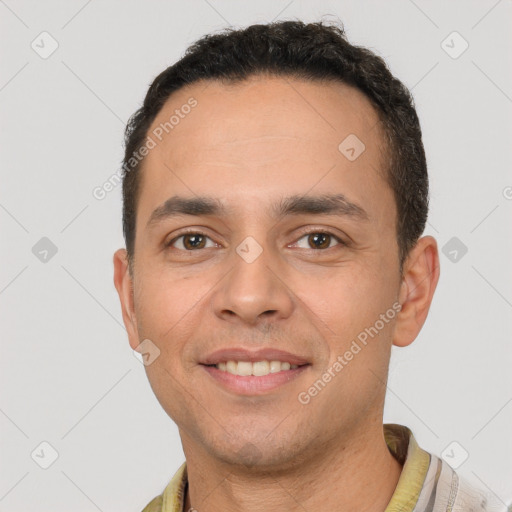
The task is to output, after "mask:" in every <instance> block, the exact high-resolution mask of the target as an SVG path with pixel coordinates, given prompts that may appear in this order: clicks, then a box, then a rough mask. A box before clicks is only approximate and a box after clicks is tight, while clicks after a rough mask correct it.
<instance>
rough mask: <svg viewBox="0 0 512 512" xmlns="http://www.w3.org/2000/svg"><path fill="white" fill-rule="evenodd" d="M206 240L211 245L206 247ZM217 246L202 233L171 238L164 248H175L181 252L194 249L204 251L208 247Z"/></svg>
mask: <svg viewBox="0 0 512 512" xmlns="http://www.w3.org/2000/svg"><path fill="white" fill-rule="evenodd" d="M207 240H209V241H210V242H211V245H209V246H207ZM216 245H217V244H216V243H215V242H214V241H213V240H212V239H211V238H210V237H208V236H206V235H204V234H203V233H195V232H194V233H184V234H183V235H180V236H177V237H176V238H173V239H172V240H171V241H170V242H169V243H167V244H166V247H173V246H174V247H175V248H176V249H180V250H182V251H193V250H196V249H205V248H208V247H215V246H216Z"/></svg>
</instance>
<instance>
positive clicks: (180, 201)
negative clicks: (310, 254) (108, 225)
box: [146, 194, 369, 229]
mask: <svg viewBox="0 0 512 512" xmlns="http://www.w3.org/2000/svg"><path fill="white" fill-rule="evenodd" d="M271 212H272V214H273V216H274V217H276V218H278V217H285V216H289V215H308V214H309V215H336V216H340V217H350V218H353V219H355V220H360V221H368V220H369V216H368V214H367V213H366V211H365V210H364V209H363V208H362V207H361V206H359V205H357V204H356V203H353V202H351V201H349V200H348V199H347V198H346V197H345V196H344V195H343V194H334V195H329V194H325V195H319V196H299V195H294V196H290V197H286V198H283V199H281V200H280V201H278V202H277V203H274V204H273V205H272V206H271ZM230 213H232V211H231V210H230V209H229V208H227V207H226V206H225V205H224V204H222V203H221V202H220V201H219V200H218V199H215V198H212V197H191V198H187V197H180V196H173V197H170V198H169V199H167V200H166V201H165V202H164V203H163V204H161V205H160V206H158V207H157V208H156V209H155V210H154V211H153V212H152V214H151V216H150V217H149V220H148V222H147V224H146V229H148V228H149V227H153V226H155V225H156V224H159V223H160V222H162V221H164V220H166V219H169V218H173V217H178V216H183V215H194V216H217V217H226V216H228V215H229V214H230Z"/></svg>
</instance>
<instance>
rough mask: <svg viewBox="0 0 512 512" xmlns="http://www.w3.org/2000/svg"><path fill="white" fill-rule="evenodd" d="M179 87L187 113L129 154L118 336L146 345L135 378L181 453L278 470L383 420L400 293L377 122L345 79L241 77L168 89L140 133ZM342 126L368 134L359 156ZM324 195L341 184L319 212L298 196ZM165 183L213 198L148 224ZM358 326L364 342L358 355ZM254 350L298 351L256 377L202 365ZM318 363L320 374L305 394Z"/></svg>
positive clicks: (164, 117) (177, 102)
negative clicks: (132, 173) (134, 156)
mask: <svg viewBox="0 0 512 512" xmlns="http://www.w3.org/2000/svg"><path fill="white" fill-rule="evenodd" d="M191 97H193V98H195V100H196V101H197V105H196V106H195V107H194V108H192V109H190V113H188V114H186V115H183V114H182V115H183V118H181V117H180V120H179V122H178V123H177V124H175V125H174V127H173V129H172V130H169V133H168V134H166V133H165V132H164V133H163V135H164V136H163V137H162V141H161V142H158V140H157V139H156V138H155V136H154V135H153V136H152V137H153V139H155V141H157V142H158V144H157V147H155V148H154V149H152V150H151V151H150V152H149V154H148V155H147V156H146V159H145V162H144V166H143V173H142V184H141V190H140V197H139V202H138V213H137V228H136V243H135V263H134V276H133V290H134V296H133V312H134V315H133V319H132V320H133V325H134V328H133V330H132V329H129V335H130V344H131V346H132V348H135V347H136V346H137V345H138V344H139V343H140V342H141V341H142V340H145V339H149V340H151V342H152V343H154V344H155V345H156V346H157V347H158V349H159V350H160V355H159V357H158V358H156V359H155V361H154V362H153V363H151V364H150V365H148V366H147V367H146V370H147V375H148V378H149V381H150V383H151V386H152V388H153V390H154V392H155V394H156V396H157V398H158V400H159V401H160V403H161V404H162V406H163V408H164V409H165V410H166V412H167V413H168V414H169V416H171V418H173V420H174V421H175V422H176V423H177V425H178V427H179V429H180V433H181V436H182V441H183V445H184V450H185V454H186V455H187V452H190V451H191V449H192V446H193V447H194V449H196V450H201V451H202V452H203V453H204V454H209V455H211V456H213V457H215V458H216V459H217V460H224V461H226V462H229V463H236V462H240V463H256V464H259V465H260V466H261V467H266V466H269V467H270V465H273V466H276V465H282V466H283V467H284V466H285V465H286V464H287V462H291V461H297V460H299V459H301V458H303V457H310V456H311V454H314V453H318V450H319V448H321V447H325V446H327V445H328V444H329V443H331V442H334V440H336V442H337V443H340V442H342V441H343V439H344V438H346V437H347V438H348V436H352V438H353V437H354V436H357V433H358V432H360V430H358V429H360V428H363V427H364V426H365V425H368V424H369V422H371V423H373V424H379V425H381V420H382V407H383V400H384V394H385V386H384V384H383V381H385V379H386V374H387V367H388V362H389V354H390V348H391V344H392V337H393V330H394V327H395V321H394V320H393V319H392V318H393V315H391V314H389V311H390V309H391V310H392V309H393V304H395V305H396V303H397V302H396V301H397V299H398V293H399V289H400V275H399V260H398V246H397V241H396V230H395V223H396V208H395V203H394V198H393V194H392V191H391V189H390V187H389V186H388V185H387V184H386V183H385V181H384V179H383V177H382V170H383V165H384V162H385V156H384V153H383V151H382V142H381V141H382V131H381V126H380V124H379V123H378V117H377V114H376V112H375V111H374V109H373V108H372V107H371V105H370V103H369V101H368V100H367V99H366V98H365V97H364V96H363V94H362V93H360V92H359V91H357V90H356V89H354V88H351V87H349V86H346V85H343V84H339V83H337V84H335V83H331V84H320V83H307V82H303V81H298V80H292V79H283V78H272V79H269V78H254V79H251V80H248V81H245V82H243V83H240V84H237V85H229V86H228V85H221V84H219V83H216V82H208V83H200V84H199V83H198V84H194V85H192V86H189V87H186V88H184V89H181V90H180V91H178V92H177V93H175V94H174V95H173V96H172V97H171V98H169V100H168V101H167V103H166V104H165V105H164V107H163V109H162V111H161V112H160V113H159V115H158V117H157V119H156V120H155V121H154V123H153V125H152V127H151V128H150V130H149V132H148V135H151V133H152V131H153V130H154V129H155V128H156V127H158V126H159V125H160V123H165V122H166V121H168V120H169V118H170V117H171V116H172V115H173V114H175V110H176V109H178V110H179V111H180V112H182V113H183V112H184V111H185V110H186V111H188V110H189V109H182V106H183V105H185V104H187V102H188V100H189V99H190V98H191ZM351 134H354V135H355V136H357V138H358V139H359V140H360V141H362V143H364V146H365V149H364V151H363V152H362V153H361V154H360V155H359V156H357V155H358V153H359V152H360V150H361V146H358V145H357V144H356V143H355V142H354V141H356V142H357V139H354V138H353V136H351ZM349 136H351V138H349V139H348V140H347V142H346V143H345V144H344V145H342V147H341V150H340V149H339V146H340V143H342V141H344V140H345V139H346V138H347V137H349ZM351 148H353V149H354V150H353V151H352V149H351ZM347 156H348V157H350V158H347ZM354 156H356V157H357V158H355V159H354ZM322 196H338V198H339V197H341V196H343V198H344V200H345V202H346V204H345V207H341V208H338V209H333V210H332V211H327V212H326V211H317V212H315V211H314V209H313V211H312V209H311V204H310V205H309V208H308V205H307V204H305V201H302V202H301V201H297V200H298V199H299V200H300V199H302V200H304V199H311V198H316V197H322ZM171 197H180V198H183V199H197V198H198V197H201V198H209V199H210V200H211V201H212V202H217V203H218V204H220V205H222V206H223V207H224V208H225V212H216V213H213V214H211V213H208V212H206V211H205V210H203V211H201V210H197V211H196V213H198V214H197V215H194V214H192V213H193V212H189V213H188V214H179V215H169V216H165V215H160V216H159V217H158V220H155V221H153V222H150V223H149V224H148V221H149V220H150V218H151V216H152V213H153V211H154V210H155V209H156V208H158V207H160V206H162V205H163V204H164V203H165V202H166V200H167V199H169V198H171ZM288 198H290V199H288ZM293 200H295V203H296V204H295V205H294V208H291V211H288V212H286V206H290V205H291V203H292V201H293ZM349 203H352V205H350V204H349ZM323 204H324V205H325V204H328V201H324V203H323ZM347 205H348V206H347ZM313 206H314V205H313ZM288 210H290V208H288ZM320 210H321V209H320ZM185 232H186V233H185ZM187 233H188V235H187V236H182V235H185V234H187ZM173 240H174V242H173ZM171 242H172V244H170V243H171ZM167 244H170V245H167ZM386 312H388V314H387V316H386ZM381 315H385V316H386V321H385V322H384V321H382V316H381ZM379 319H380V321H379ZM370 328H371V329H370ZM365 329H367V331H365ZM368 329H369V331H368ZM372 329H373V330H372ZM375 331H377V333H375ZM362 332H366V333H367V336H366V341H367V342H366V344H363V343H362V342H361V341H359V342H358V346H359V347H360V350H359V351H357V352H356V349H355V348H354V345H353V344H352V342H353V340H357V339H358V335H359V336H360V335H361V333H362ZM368 332H371V333H372V335H371V336H370V335H368ZM362 338H364V336H362V337H361V336H360V337H359V340H361V339H362ZM231 349H240V350H242V351H244V350H245V351H247V352H249V354H244V353H243V352H232V353H229V351H230V350H231ZM263 349H276V350H280V351H284V352H287V353H289V354H291V355H289V356H287V355H282V354H279V353H274V354H272V353H270V352H269V353H267V354H263V355H261V354H260V355H259V356H258V355H256V356H255V359H256V360H259V361H261V360H281V361H282V362H286V361H287V360H290V361H289V362H293V360H295V363H296V364H300V365H299V367H298V368H296V369H290V370H286V365H284V369H279V368H280V367H279V366H276V364H275V363H274V370H278V371H277V372H276V373H270V374H269V375H267V376H234V375H232V374H230V373H229V372H225V371H223V369H222V368H223V367H222V365H221V369H219V368H217V367H214V366H213V367H212V366H207V364H213V363H216V362H220V363H224V362H226V361H227V360H229V359H232V360H234V361H242V362H243V361H246V362H247V361H250V360H252V359H253V358H251V356H252V355H254V354H253V353H254V352H256V351H260V350H263ZM219 350H227V351H228V352H225V353H224V354H220V355H216V354H215V353H218V351H219ZM347 351H351V352H352V354H353V357H351V358H350V360H348V358H347V357H344V354H346V352H347ZM338 356H341V357H343V360H344V361H345V363H344V364H341V363H339V364H341V366H342V368H341V369H340V366H337V365H336V364H335V363H336V361H340V360H339V359H338ZM304 363H306V364H304ZM231 366H232V365H231ZM237 368H238V366H237ZM240 368H245V370H242V372H243V371H246V370H247V368H249V371H251V368H252V370H254V372H256V373H258V372H259V371H261V372H263V373H265V372H266V371H269V370H270V369H271V368H272V366H271V365H269V366H268V368H267V366H266V364H265V363H262V364H259V365H255V366H250V365H249V366H248V365H247V364H244V363H242V365H241V366H240ZM329 369H330V370H331V372H330V374H331V379H330V380H329V382H327V383H325V380H324V385H323V386H322V385H317V392H316V393H315V392H314V391H313V392H311V393H309V392H308V390H309V389H310V388H311V386H312V385H314V383H315V382H316V381H318V380H319V379H320V380H321V379H322V375H323V374H324V373H325V372H326V371H329ZM318 389H319V390H320V391H318ZM308 396H309V399H308V398H307V397H308ZM306 402H307V403H306Z"/></svg>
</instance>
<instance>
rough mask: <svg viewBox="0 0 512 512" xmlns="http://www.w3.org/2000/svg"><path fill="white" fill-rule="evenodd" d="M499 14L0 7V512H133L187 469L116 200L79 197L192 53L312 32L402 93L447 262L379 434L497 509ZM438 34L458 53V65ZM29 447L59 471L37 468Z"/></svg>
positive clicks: (506, 198) (204, 4)
mask: <svg viewBox="0 0 512 512" xmlns="http://www.w3.org/2000/svg"><path fill="white" fill-rule="evenodd" d="M511 15H512V1H511V0H501V1H496V0H492V1H491V0H489V1H478V2H476V1H467V0H465V1H452V2H445V1H435V2H434V1H432V2H427V1H420V0H416V1H415V2H413V1H410V0H396V1H388V2H378V1H372V2H370V1H365V2H357V1H339V0H338V1H334V0H333V1H315V2H301V1H299V0H294V1H290V0H283V1H269V0H267V1H258V2H256V1H250V2H237V3H235V2H233V1H227V0H222V1H221V0H193V1H187V2H169V1H167V2H163V1H151V2H142V1H123V2H121V1H117V2H116V1H113V0H107V1H100V0H92V1H91V0H89V1H83V0H77V1H69V0H68V1H66V2H64V1H61V2H57V1H47V2H41V1H35V0H34V1H15V0H5V1H0V34H1V35H0V43H1V45H2V48H3V52H2V55H1V67H0V69H1V76H0V109H1V110H0V127H1V128H0V129H1V138H2V144H1V165H0V172H1V180H0V183H1V185H0V225H1V243H0V251H1V252H0V254H1V265H0V322H1V323H0V325H1V344H2V345H1V356H0V357H1V359H0V365H1V369H0V379H1V380H0V385H1V396H0V432H1V444H0V450H1V456H0V460H1V470H0V471H1V472H0V511H2V512H5V511H11V512H14V511H27V510H30V511H52V512H57V511H64V510H74V511H95V510H100V511H105V512H106V511H112V512H114V511H140V510H141V509H142V508H143V506H144V505H145V504H146V503H147V502H148V501H149V500H150V499H151V498H152V497H153V496H155V495H157V494H159V493H160V492H161V491H162V489H163V487H164V486H165V485H166V484H167V482H168V480H169V479H170V477H171V476H172V475H173V473H174V471H175V470H176V469H177V468H178V467H179V466H180V464H181V463H182V462H183V460H184V459H183V453H182V450H181V445H180V441H179V437H178V433H177V428H176V426H175V425H174V424H173V423H172V421H171V420H170V419H169V418H168V417H167V416H166V414H165V413H164V412H163V410H162V409H161V408H160V405H159V404H158V402H157V401H156V399H155V398H154V396H153V393H152V391H151V389H150V387H149V384H148V382H147V379H146V376H145V372H144V367H143V365H142V364H141V363H140V362H139V360H137V358H136V357H134V355H133V352H132V350H131V349H130V347H129V345H128V340H127V336H126V332H125V329H124V326H123V324H122V319H121V313H120V306H119V302H118V297H117V294H116V292H115V288H114V286H113V282H112V275H113V266H112V254H113V252H114V251H115V250H116V249H117V248H119V247H121V246H122V245H123V239H122V231H121V189H120V187H117V188H116V189H115V190H113V191H112V192H110V193H109V194H108V195H107V197H106V198H105V199H103V200H101V201H100V200H97V199H95V198H94V197H93V195H92V191H93V189H94V188H95V187H97V186H101V185H102V184H103V183H104V182H105V181H106V180H108V179H109V177H110V176H111V175H112V174H114V173H115V171H116V169H118V167H119V162H120V160H121V157H122V132H123V128H124V124H125V122H126V120H127V119H128V117H129V116H130V115H131V114H132V113H133V111H134V110H135V109H136V108H137V107H138V106H139V104H140V102H141V101H142V99H143V97H144V94H145V92H146V90H147V87H148V85H149V83H150V81H151V80H152V79H153V78H154V76H155V75H156V74H157V73H159V72H160V71H161V70H163V69H164V68H165V67H167V66H168V65H170V64H171V63H173V62H174V61H175V60H176V59H178V58H179V57H180V56H181V54H182V53H183V51H184V50H185V48H186V47H187V45H188V44H190V43H191V42H192V41H194V40H195V39H196V38H198V37H199V36H201V35H203V34H204V33H206V32H211V31H213V30H217V29H220V28H222V27H225V26H227V25H228V24H232V25H235V26H246V25H248V24H251V23H255V22H268V21H271V20H273V19H293V18H300V19H303V20H305V21H317V20H319V19H321V18H322V17H323V19H331V20H334V19H336V18H339V19H341V20H342V21H343V22H344V24H345V28H346V30H347V33H348V36H349V39H350V40H351V42H353V43H356V44H361V45H366V46H369V47H371V48H372V49H374V50H375V51H377V53H379V54H380V55H381V56H383V57H384V58H385V59H386V60H387V62H388V63H389V65H390V67H391V70H392V71H393V72H394V73H395V74H396V75H397V76H398V77H399V78H400V79H402V80H403V81H404V83H405V84H406V85H407V86H409V87H410V88H412V90H413V94H414V96H415V99H416V103H417V109H418V113H419V116H420V119H421V122H422V128H423V131H424V143H425V148H426V151H427V155H428V162H429V169H430V176H431V183H432V196H431V197H432V199H431V213H430V218H429V225H428V229H427V233H428V234H432V235H434V236H435V237H436V238H437V240H438V242H439V245H440V249H441V248H443V247H445V249H444V252H445V253H446V254H443V253H441V280H440V284H439V286H438V290H437V293H436V296H435V299H434V302H433V305H432V309H431V313H430V315H429V318H428V320H427V324H426V326H425V327H424V329H423V331H422V332H421V334H420V336H419V337H418V339H417V340H416V341H415V342H414V343H413V345H412V346H410V347H409V348H405V349H394V352H393V358H392V362H391V370H390V371H391V373H390V380H389V392H388V396H387V401H386V408H385V421H386V422H397V423H402V424H405V425H408V426H409V427H410V428H411V429H412V430H413V432H414V434H415V435H416V438H417V440H418V442H419V444H420V446H422V447H424V448H425V449H427V450H430V451H432V452H435V453H437V454H438V455H439V454H441V453H442V452H443V451H444V450H445V449H446V448H447V447H449V448H448V450H447V452H445V453H448V454H449V456H450V457H451V458H452V461H453V460H455V462H458V463H460V461H461V460H462V459H463V458H464V456H465V452H467V453H468V454H469V457H468V458H467V460H466V461H464V462H463V463H462V464H461V465H460V467H459V468H458V471H459V472H460V473H461V474H462V475H464V476H466V477H467V478H469V479H470V480H472V481H474V482H475V483H477V484H478V485H480V486H481V487H485V488H489V489H491V490H492V491H493V492H494V493H495V494H496V495H497V496H498V497H499V499H500V500H502V501H503V502H506V503H509V502H511V501H512V489H511V485H510V482H512V465H511V462H510V461H511V460H512V450H511V444H512V438H511V435H510V432H511V431H512V429H511V427H512V386H511V383H512V372H511V371H510V368H511V354H512V344H511V343H510V335H511V322H510V318H511V316H510V313H511V308H512V286H511V284H512V283H511V280H512V274H511V272H510V261H511V256H512V244H511V238H510V222H508V221H509V220H510V214H511V209H512V200H511V199H512V176H511V173H510V169H511V154H510V149H509V148H510V141H511V140H512V138H511V135H512V134H511V131H512V129H511V112H512V99H511V96H512V76H511V75H512V73H511V66H510V62H509V60H508V59H509V55H510V49H511V39H512V33H511V31H510V29H509V27H510V22H511V17H512V16H511ZM43 31H47V32H48V33H49V34H51V38H53V39H54V40H55V41H57V43H58V48H57V50H56V51H55V52H54V53H53V54H52V55H50V56H47V58H42V57H41V56H40V53H37V52H36V51H35V50H34V49H33V48H32V47H31V44H32V42H33V41H34V45H35V46H36V48H38V51H39V52H43V50H44V51H49V50H50V49H51V44H52V39H50V38H48V36H40V34H41V32H43ZM454 31H456V32H458V33H459V34H460V36H461V37H462V38H464V40H465V41H467V43H468V44H469V47H468V49H467V50H466V51H465V52H464V53H462V54H461V55H457V58H454V55H455V54H458V53H459V52H460V51H461V50H462V49H463V45H464V41H463V40H462V39H461V38H460V37H459V36H457V35H453V34H452V32H454ZM42 38H46V39H42ZM447 38H448V39H447ZM443 41H445V43H443ZM443 45H444V46H443ZM447 52H448V53H447ZM449 53H451V54H452V55H449ZM507 224H508V226H507ZM43 237H47V238H48V239H49V240H51V242H52V243H53V244H54V245H55V246H56V248H57V253H56V254H55V255H52V252H51V249H49V248H48V241H42V242H40V239H41V238H43ZM453 237H456V240H452V241H451V242H450V240H451V239H452V238H453ZM38 243H39V245H36V244H38ZM446 244H448V245H447V246H446ZM461 244H464V245H461ZM34 246H35V249H33V247H34ZM464 247H466V248H467V253H466V254H463V249H464ZM44 250H49V252H48V253H44ZM454 251H456V252H454ZM34 253H35V254H34ZM41 258H42V259H43V260H44V258H46V260H45V261H41ZM43 441H46V442H47V443H49V444H50V445H51V446H52V447H53V449H54V450H56V452H57V453H58V458H57V459H56V460H55V462H53V464H51V465H50V466H49V467H48V468H47V469H43V468H42V467H40V466H41V465H48V464H49V463H51V462H52V453H53V452H52V450H53V449H52V448H49V447H48V446H47V445H42V446H40V443H41V442H43ZM454 441H455V442H456V443H458V444H455V445H452V444H451V443H452V442H454ZM34 450H35V451H34ZM31 454H33V455H32V456H31Z"/></svg>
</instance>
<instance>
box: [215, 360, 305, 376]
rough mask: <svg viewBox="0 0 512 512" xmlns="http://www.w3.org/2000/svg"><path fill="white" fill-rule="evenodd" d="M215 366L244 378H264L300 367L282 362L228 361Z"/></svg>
mask: <svg viewBox="0 0 512 512" xmlns="http://www.w3.org/2000/svg"><path fill="white" fill-rule="evenodd" d="M215 366H216V368H218V369H219V370H222V371H224V372H228V373H232V374H233V375H242V376H248V375H256V376H263V375H268V374H269V373H277V372H280V371H282V370H290V369H292V370H293V369H294V368H298V367H299V366H298V365H296V364H290V363H283V362H281V361H257V362H256V363H251V362H250V361H227V362H225V363H218V364H216V365H215Z"/></svg>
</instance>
